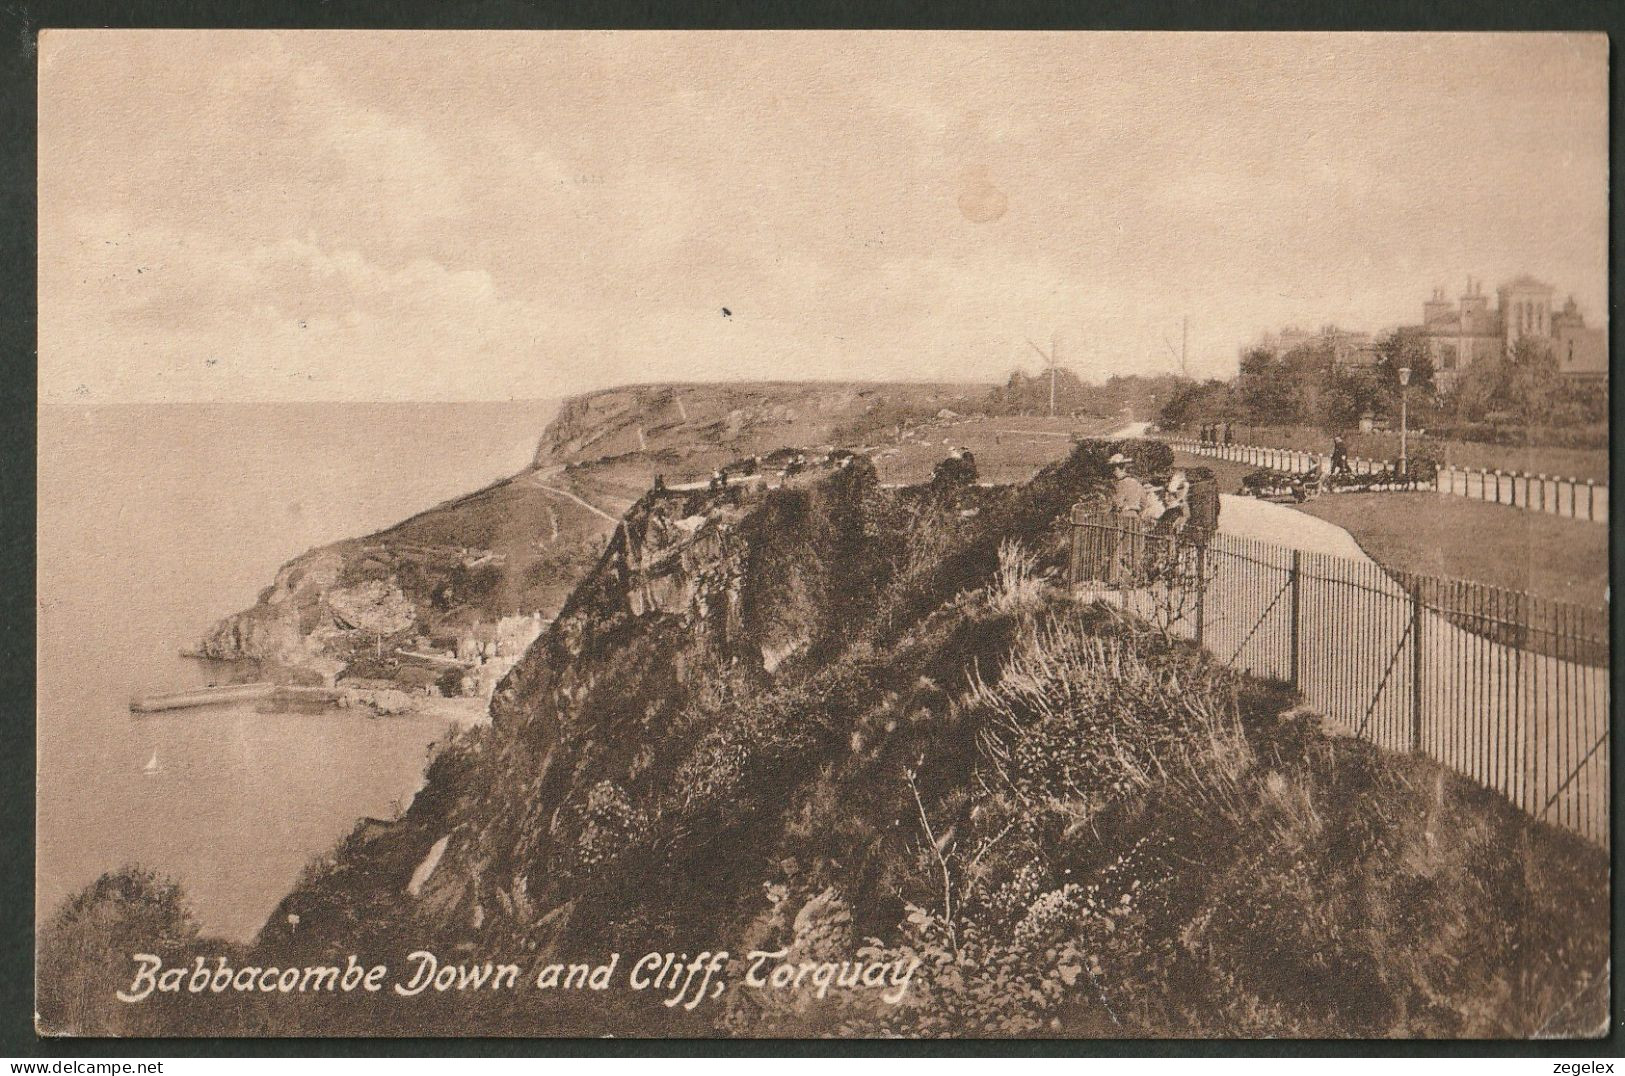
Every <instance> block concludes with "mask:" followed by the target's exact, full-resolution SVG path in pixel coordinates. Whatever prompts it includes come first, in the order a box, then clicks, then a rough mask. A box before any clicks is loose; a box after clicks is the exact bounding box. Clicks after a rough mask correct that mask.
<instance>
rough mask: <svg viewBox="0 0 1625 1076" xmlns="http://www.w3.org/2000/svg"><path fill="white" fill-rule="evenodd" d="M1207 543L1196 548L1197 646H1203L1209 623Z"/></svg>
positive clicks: (1202, 543)
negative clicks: (1206, 627) (1207, 623)
mask: <svg viewBox="0 0 1625 1076" xmlns="http://www.w3.org/2000/svg"><path fill="white" fill-rule="evenodd" d="M1206 614H1207V543H1206V542H1205V541H1204V542H1199V543H1198V544H1197V546H1196V645H1197V646H1201V645H1202V642H1203V636H1204V634H1205V632H1204V627H1205V625H1206V622H1207V615H1206Z"/></svg>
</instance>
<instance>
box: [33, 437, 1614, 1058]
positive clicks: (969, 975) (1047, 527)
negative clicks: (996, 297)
mask: <svg viewBox="0 0 1625 1076" xmlns="http://www.w3.org/2000/svg"><path fill="white" fill-rule="evenodd" d="M1117 447H1125V448H1128V449H1129V450H1130V454H1131V455H1134V456H1135V457H1136V459H1137V460H1140V461H1144V462H1146V463H1147V464H1152V463H1154V461H1155V460H1156V459H1157V457H1158V453H1159V450H1158V448H1157V446H1154V445H1150V444H1145V443H1139V444H1134V445H1126V446H1116V445H1111V444H1107V443H1104V442H1086V443H1084V444H1081V445H1080V446H1078V447H1077V449H1076V450H1075V451H1074V452H1073V453H1072V454H1071V455H1070V456H1069V457H1068V458H1067V459H1065V460H1064V461H1062V462H1059V463H1056V464H1054V465H1052V466H1050V467H1047V468H1045V469H1044V470H1043V471H1041V472H1040V473H1039V474H1038V475H1037V476H1035V477H1034V478H1033V479H1032V480H1031V481H1029V482H1027V483H1025V484H1024V485H1021V486H1017V487H1000V488H978V487H976V486H966V485H961V484H954V483H945V482H939V483H934V484H925V485H917V486H912V487H908V488H900V489H893V488H887V487H885V486H883V485H882V484H881V483H880V482H879V481H878V476H877V474H876V472H875V470H874V468H873V467H872V466H871V465H869V464H868V463H867V462H866V461H863V460H861V459H860V460H857V461H855V462H853V463H851V464H849V465H846V466H839V467H836V466H832V467H829V468H827V469H815V470H814V471H811V472H809V473H808V474H806V475H804V476H800V477H798V478H797V479H796V480H794V481H791V482H788V483H786V484H785V485H784V487H783V488H778V489H773V490H769V491H765V492H759V493H740V492H738V491H734V492H730V493H725V494H708V493H705V492H695V493H682V492H673V493H670V494H668V495H666V496H664V497H660V496H655V495H648V496H645V497H643V498H641V499H640V500H639V501H638V502H637V503H636V504H635V505H633V506H632V508H631V509H630V510H629V511H628V513H627V515H626V517H625V522H624V525H623V526H622V527H620V528H618V529H617V531H616V534H615V536H614V538H613V540H612V541H611V542H610V544H609V545H608V546H607V548H606V549H605V550H604V551H603V553H602V555H601V556H600V557H599V558H598V560H597V561H596V563H595V565H594V566H593V568H592V570H591V572H590V573H589V574H588V575H587V576H586V577H585V578H584V579H583V581H582V582H581V584H580V585H579V586H578V587H576V588H575V589H574V590H573V592H572V593H571V594H570V596H569V598H568V599H567V600H566V601H565V603H564V605H563V606H562V608H561V610H560V613H559V616H558V618H557V620H556V621H555V622H554V624H553V625H552V627H551V628H550V629H549V630H548V631H547V633H546V634H544V635H543V636H542V638H541V639H539V640H538V641H537V643H536V644H535V645H534V646H533V647H532V648H531V650H530V652H529V653H528V654H527V655H526V657H525V658H524V660H523V661H522V662H521V663H520V664H519V665H518V666H517V667H515V668H514V670H513V671H512V672H511V673H510V674H509V675H508V677H507V678H506V679H505V680H504V681H503V683H502V685H501V687H500V689H499V690H498V692H497V695H496V697H495V698H494V700H493V703H492V713H493V718H494V721H493V724H492V725H491V726H490V727H489V728H485V729H481V730H477V731H475V732H472V733H470V734H468V735H466V736H465V737H464V738H463V739H461V740H459V741H458V742H457V743H456V744H454V745H453V746H452V747H451V748H450V749H449V750H447V751H445V752H444V753H442V754H441V755H440V756H439V758H438V759H437V760H436V762H435V763H434V765H433V766H432V767H431V770H430V773H429V775H428V783H427V785H426V787H425V789H424V790H423V792H422V793H421V794H420V795H419V796H418V797H417V799H416V800H415V801H414V803H413V804H412V806H411V808H410V810H409V811H408V812H407V814H406V815H405V816H404V817H403V818H402V819H401V821H399V822H398V823H395V824H393V825H376V824H369V825H367V826H364V827H361V828H359V829H358V830H357V831H356V833H355V834H353V835H352V836H351V837H350V838H349V839H348V840H347V841H346V842H344V843H343V844H342V845H341V846H340V847H339V848H337V849H335V850H334V852H333V853H332V854H331V855H330V856H326V857H322V858H321V859H319V860H318V861H316V862H314V863H313V864H312V865H311V867H310V869H309V870H308V871H307V874H306V877H305V878H304V880H303V881H302V882H301V884H300V885H299V886H298V887H297V888H296V889H295V891H294V892H293V893H291V894H290V895H289V896H288V898H287V899H286V900H285V901H284V902H283V904H282V906H281V907H280V908H279V909H278V911H277V912H276V913H275V914H274V915H273V916H272V918H271V919H270V920H269V921H268V923H267V925H266V927H265V929H264V931H263V932H262V934H261V936H260V938H259V939H258V941H257V943H256V944H255V945H254V946H251V947H245V948H243V949H240V950H229V951H228V950H227V949H226V948H224V947H221V946H217V945H214V944H212V943H210V942H207V941H199V940H198V939H196V938H195V937H194V936H192V934H190V933H189V932H188V931H187V930H186V929H185V923H186V920H185V915H184V909H183V908H180V907H178V905H179V899H178V897H177V895H176V894H174V893H173V892H172V891H170V890H167V889H165V888H163V887H162V886H161V885H160V884H159V883H157V882H156V881H154V880H151V879H142V878H135V879H133V880H126V882H125V883H123V884H117V885H113V884H110V885H105V886H103V887H102V889H101V890H99V891H97V892H95V893H87V894H86V896H85V897H84V898H82V899H81V901H80V902H79V903H78V904H76V905H74V906H71V907H70V908H69V909H67V910H65V912H64V915H63V917H62V918H60V919H59V920H58V922H57V923H55V924H54V925H53V926H52V927H51V928H50V929H49V930H48V931H47V932H46V937H45V938H44V940H43V942H42V953H43V956H42V976H44V975H47V974H49V975H50V976H51V981H52V982H53V983H54V984H55V985H54V986H53V988H52V989H53V991H54V992H53V993H51V994H50V995H49V996H47V995H46V994H43V993H42V1002H41V1004H42V1011H43V1012H44V1019H45V1021H46V1023H47V1025H48V1026H53V1027H59V1028H68V1027H72V1028H76V1029H80V1030H97V1029H100V1030H121V1031H124V1032H126V1033H132V1032H134V1033H139V1032H158V1033H162V1032H165V1031H174V1030H176V1029H181V1028H184V1029H185V1030H186V1031H187V1032H188V1033H192V1034H196V1033H201V1032H204V1031H210V1032H214V1033H243V1032H247V1033H262V1032H264V1031H271V1032H273V1033H279V1034H306V1033H316V1032H326V1033H332V1032H335V1031H342V1032H353V1033H370V1034H400V1033H466V1032H467V1031H468V1030H470V1029H478V1030H479V1031H480V1032H481V1033H484V1034H516V1035H530V1034H539V1033H553V1034H560V1033H584V1034H603V1033H613V1034H620V1035H624V1034H676V1035H702V1036H708V1035H715V1034H718V1033H726V1034H743V1035H792V1036H801V1035H825V1034H830V1035H845V1036H854V1035H856V1036H865V1035H891V1034H909V1035H928V1036H930V1035H1034V1034H1038V1035H1043V1034H1054V1035H1106V1036H1159V1035H1174V1036H1190V1035H1214V1036H1235V1035H1275V1036H1323V1035H1331V1036H1341V1035H1353V1036H1445V1037H1458V1036H1492V1037H1499V1036H1511V1037H1519V1036H1530V1035H1574V1034H1588V1033H1596V1032H1597V1031H1598V1030H1599V1029H1601V1028H1602V1027H1603V1026H1604V1023H1605V1020H1606V1006H1607V1001H1608V998H1607V987H1606V983H1605V981H1604V980H1603V976H1605V974H1606V956H1607V950H1608V911H1607V892H1608V881H1607V878H1608V876H1607V862H1606V858H1605V856H1604V855H1603V854H1602V853H1601V852H1599V851H1597V850H1595V849H1592V848H1590V847H1588V846H1585V845H1583V844H1581V843H1580V842H1578V841H1577V840H1575V839H1573V838H1570V837H1569V836H1567V835H1565V834H1563V833H1560V832H1558V831H1556V830H1554V829H1551V828H1549V827H1546V826H1542V825H1539V824H1537V823H1534V822H1532V821H1530V820H1529V819H1527V818H1526V817H1524V816H1523V815H1521V814H1519V813H1518V812H1517V811H1516V810H1514V809H1513V808H1512V807H1510V806H1509V805H1508V804H1506V803H1505V802H1504V801H1502V800H1501V799H1500V798H1498V797H1496V796H1494V795H1493V794H1491V793H1488V792H1485V791H1483V790H1481V789H1478V788H1476V787H1475V786H1473V785H1471V784H1470V783H1468V782H1465V781H1463V780H1460V779H1458V778H1456V777H1454V776H1452V775H1450V774H1448V773H1446V772H1445V771H1443V770H1442V769H1440V768H1439V767H1437V766H1436V765H1434V764H1432V763H1430V762H1427V761H1426V760H1423V759H1418V758H1411V757H1398V756H1393V755H1388V754H1384V753H1382V752H1380V751H1378V750H1377V749H1375V748H1373V747H1371V746H1370V745H1368V744H1365V743H1360V742H1355V741H1351V740H1346V739H1339V738H1334V737H1329V736H1327V735H1325V734H1323V733H1322V732H1321V731H1320V729H1319V727H1318V723H1317V721H1316V719H1315V718H1314V716H1313V715H1312V714H1308V713H1305V712H1303V711H1302V710H1301V709H1300V708H1298V707H1296V706H1294V705H1293V700H1292V699H1291V698H1289V697H1288V695H1287V693H1286V692H1285V691H1284V689H1282V688H1281V687H1280V686H1279V685H1271V684H1265V683H1260V682H1257V681H1253V680H1250V679H1248V678H1246V677H1242V676H1238V675H1236V674H1233V673H1232V672H1230V671H1229V670H1227V669H1225V668H1223V667H1221V666H1219V665H1218V664H1216V663H1215V662H1213V661H1212V660H1211V659H1209V658H1208V657H1206V656H1205V655H1203V654H1202V653H1200V652H1198V651H1195V650H1194V649H1191V648H1189V647H1187V646H1185V645H1183V644H1180V643H1176V642H1171V641H1169V640H1167V639H1166V638H1165V637H1163V636H1162V635H1161V634H1159V633H1157V632H1156V631H1154V630H1151V629H1150V628H1148V627H1147V626H1145V625H1143V624H1139V623H1136V622H1132V621H1127V620H1124V619H1123V618H1122V617H1121V616H1120V615H1118V614H1116V613H1115V612H1114V611H1113V610H1111V609H1110V608H1108V607H1105V606H1100V605H1082V604H1079V603H1077V602H1075V601H1074V600H1073V599H1072V598H1071V597H1069V596H1068V595H1067V594H1066V593H1065V592H1064V589H1063V588H1061V587H1059V586H1058V585H1057V583H1056V573H1057V572H1058V571H1059V569H1060V567H1061V565H1062V562H1063V553H1064V541H1065V533H1064V531H1065V528H1064V524H1063V522H1062V521H1063V520H1064V516H1065V512H1066V510H1067V508H1068V507H1069V506H1070V505H1071V504H1072V503H1074V502H1075V501H1077V500H1078V499H1080V498H1095V497H1099V496H1101V495H1102V492H1103V490H1104V488H1105V484H1106V475H1107V469H1106V467H1105V464H1104V461H1105V458H1106V456H1107V455H1109V453H1110V452H1111V451H1113V450H1114V448H1117ZM1161 452H1162V454H1163V455H1166V450H1165V449H1163V450H1161ZM126 918H131V919H136V920H138V921H139V922H140V923H142V924H147V925H148V926H146V927H144V928H143V929H145V930H146V935H145V936H153V935H154V929H152V928H151V927H150V924H152V923H153V922H158V923H161V924H163V931H162V932H160V933H162V935H163V938H164V939H167V940H165V941H163V944H165V945H167V946H168V948H167V949H166V950H164V951H163V955H164V956H165V958H166V960H170V961H184V960H185V959H187V958H188V957H189V956H190V955H191V954H216V953H224V954H227V955H228V956H229V958H230V960H231V961H232V962H233V964H237V965H240V964H252V965H254V966H257V967H266V966H273V965H274V966H277V967H289V966H306V965H316V964H326V963H329V962H335V963H337V964H339V965H342V964H343V963H344V961H345V960H346V957H347V954H352V953H358V954H363V956H364V959H366V960H367V961H369V962H373V961H379V962H384V963H387V964H389V965H390V966H391V967H392V968H404V967H405V966H406V964H407V959H406V958H407V954H408V953H409V952H411V951H412V950H417V949H428V950H432V951H434V952H436V953H437V954H439V955H440V956H441V958H442V959H445V960H455V961H464V962H468V961H483V960H492V961H498V962H503V961H512V962H514V963H516V964H517V965H518V966H519V968H520V971H519V974H518V980H519V982H520V984H521V988H519V989H514V990H497V991H479V992H472V993H446V994H440V993H436V992H434V991H427V992H425V993H423V994H421V995H418V996H415V997H412V998H391V999H388V1000H387V1001H386V1000H383V999H379V998H375V997H370V996H363V995H335V996H332V997H323V998H320V999H312V998H309V997H299V996H286V995H275V994H273V995H268V996H267V995H262V994H254V995H241V996H239V995H234V994H228V995H225V996H221V997H210V998H208V999H207V1004H200V1003H198V1000H197V999H195V998H189V997H188V996H186V995H185V994H184V993H183V994H180V995H154V996H153V997H152V998H150V999H148V1000H147V1001H143V1002H141V1003H140V1004H139V1005H135V1006H126V1005H119V1004H116V1003H113V1002H111V1000H110V999H108V998H107V995H106V992H105V989H106V988H105V987H103V988H102V991H101V992H98V989H97V986H96V984H97V983H103V984H105V983H107V982H111V981H113V980H114V979H115V978H116V975H117V972H116V969H117V968H118V967H119V966H121V965H120V962H121V961H123V960H124V959H125V958H124V957H123V956H122V955H121V952H122V951H121V950H120V948H119V946H120V945H122V944H124V938H125V934H123V933H121V932H120V929H119V927H118V926H117V924H119V923H122V922H124V921H125V919H126ZM110 923H111V924H113V926H111V927H110V926H109V925H108V924H110ZM92 924H93V925H94V926H93V927H92ZM153 944H159V943H156V942H155V943H153ZM718 949H726V950H727V951H728V952H729V953H730V954H733V960H732V962H731V963H730V964H729V965H728V966H727V967H726V968H725V969H724V970H723V972H722V974H723V977H724V979H725V981H726V983H727V987H726V989H725V990H723V991H722V992H721V993H720V994H718V995H716V996H714V997H712V996H709V995H708V996H707V997H706V998H705V999H704V1004H696V1005H695V1006H694V1007H693V1008H687V1007H679V1006H676V1005H670V1006H668V1005H665V1004H662V1002H663V1001H665V1000H666V999H667V997H669V996H670V992H669V991H665V992H662V991H655V990H651V991H644V992H638V991H632V990H630V989H627V988H626V987H625V985H624V983H625V982H626V972H627V967H628V965H629V964H630V963H631V962H632V961H633V960H635V959H637V958H638V957H639V956H640V955H641V954H644V953H648V952H656V953H663V952H668V951H669V952H674V953H675V952H681V953H684V954H693V953H696V952H699V951H701V950H708V951H715V950H718ZM153 951H157V950H153ZM611 952H618V953H621V954H622V956H623V961H622V964H621V966H620V970H619V972H618V973H617V987H616V988H615V989H611V990H608V991H606V992H604V993H602V994H589V993H588V992H586V991H574V992H572V991H561V990H546V991H541V990H535V989H530V988H529V984H532V983H534V982H535V981H536V977H537V975H538V974H539V973H541V972H542V971H543V970H544V969H545V968H546V967H547V966H548V965H549V964H551V963H554V962H570V961H579V962H582V963H584V964H593V965H596V964H598V963H601V962H603V961H604V960H606V959H607V957H608V954H610V953H611ZM752 952H758V953H764V954H775V955H774V956H773V957H771V964H776V963H778V962H781V961H782V962H787V963H789V964H791V965H794V967H792V969H791V971H792V974H794V973H795V972H797V971H800V973H801V974H802V975H803V976H804V978H806V984H805V986H804V988H802V989H795V988H786V989H773V988H772V987H771V986H770V985H769V986H766V987H763V988H755V987H753V986H751V985H750V983H751V974H752V958H751V957H750V954H751V953H752ZM108 954H112V955H111V956H109V955H108ZM763 960H769V958H767V957H764V958H763ZM843 962H844V963H845V966H846V967H847V968H848V969H849V968H851V967H852V966H853V965H854V962H861V963H863V964H864V965H865V967H886V968H892V969H895V970H896V972H897V976H896V977H894V978H892V979H889V980H886V981H885V983H884V984H883V985H885V986H887V987H889V988H891V994H888V990H887V989H881V988H879V987H877V986H875V985H874V984H871V985H869V986H865V985H864V984H863V983H862V982H861V981H860V982H857V983H852V984H850V985H844V986H843V985H840V984H841V976H842V975H844V974H846V972H844V971H840V970H837V969H840V968H841V967H842V965H843ZM803 965H805V966H806V970H801V969H802V966H803ZM823 967H828V968H830V969H831V971H830V972H829V974H828V976H827V979H828V981H825V982H823V983H822V985H820V980H819V978H818V977H819V976H821V975H823V974H824V973H823V972H822V971H821V970H820V969H821V968H823ZM903 969H909V974H908V977H907V978H906V980H905V981H906V983H907V985H906V988H902V989H897V988H898V987H900V986H901V982H900V981H899V980H900V979H902V975H901V973H902V971H903ZM86 984H89V985H86ZM888 996H895V998H896V1002H895V1003H893V1002H891V1001H888V1000H887V998H888ZM98 997H99V998H101V999H103V1001H104V1002H105V1004H102V1005H98V1004H97V1003H96V1002H97V998H98Z"/></svg>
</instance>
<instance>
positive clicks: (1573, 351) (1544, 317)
mask: <svg viewBox="0 0 1625 1076" xmlns="http://www.w3.org/2000/svg"><path fill="white" fill-rule="evenodd" d="M1555 293H1556V292H1555V289H1553V288H1552V286H1551V285H1550V284H1545V283H1542V282H1541V281H1539V280H1536V279H1535V278H1534V277H1532V276H1527V275H1526V276H1520V277H1518V278H1517V279H1515V280H1513V281H1511V282H1510V283H1507V284H1503V285H1502V286H1501V287H1499V288H1497V289H1496V292H1495V297H1496V303H1495V309H1494V310H1491V309H1490V308H1489V300H1488V298H1486V297H1485V295H1484V287H1483V282H1482V281H1476V280H1473V279H1472V278H1470V277H1469V278H1468V280H1467V286H1466V288H1465V290H1463V292H1462V294H1461V295H1460V296H1459V297H1458V299H1457V300H1456V301H1455V302H1452V301H1451V300H1449V299H1447V298H1445V291H1444V289H1443V288H1434V289H1433V296H1432V297H1431V298H1430V299H1428V300H1427V301H1426V302H1424V303H1423V304H1422V324H1421V325H1418V326H1412V327H1411V328H1412V330H1413V331H1414V332H1416V333H1417V335H1418V336H1420V337H1421V338H1422V339H1423V340H1424V341H1426V343H1427V347H1428V352H1429V354H1430V355H1431V357H1432V359H1433V369H1434V372H1435V375H1434V380H1435V382H1436V383H1437V384H1438V386H1439V388H1441V389H1448V388H1449V387H1450V386H1451V384H1452V383H1453V382H1454V381H1455V380H1456V379H1457V378H1458V377H1460V376H1461V371H1463V370H1465V369H1466V368H1467V367H1469V366H1471V365H1472V364H1473V363H1475V362H1480V361H1482V360H1484V359H1490V358H1496V357H1498V356H1501V355H1505V354H1509V353H1510V352H1511V351H1512V348H1513V347H1514V345H1516V344H1517V343H1518V341H1520V340H1523V339H1532V340H1535V341H1538V342H1539V343H1540V344H1542V345H1543V346H1545V347H1547V348H1549V349H1550V350H1551V352H1552V353H1553V355H1554V356H1555V357H1556V358H1557V361H1558V369H1559V370H1560V371H1561V372H1562V373H1563V374H1564V376H1566V377H1572V378H1578V379H1593V380H1605V379H1606V378H1607V377H1608V345H1607V341H1606V339H1605V338H1604V334H1603V331H1602V330H1601V329H1588V328H1586V324H1585V318H1584V317H1582V316H1581V314H1580V310H1579V308H1578V307H1577V306H1576V305H1575V303H1574V299H1573V298H1572V297H1571V298H1570V299H1569V300H1568V302H1567V303H1565V304H1564V306H1563V308H1562V309H1561V310H1558V311H1553V309H1552V297H1553V295H1554V294H1555Z"/></svg>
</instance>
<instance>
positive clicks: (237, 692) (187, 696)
mask: <svg viewBox="0 0 1625 1076" xmlns="http://www.w3.org/2000/svg"><path fill="white" fill-rule="evenodd" d="M276 689H277V688H276V685H275V684H273V683H271V682H269V681H266V680H259V681H255V682H253V683H249V684H222V685H220V686H218V687H199V688H193V689H192V690H190V691H170V692H165V693H162V694H157V695H137V696H136V697H135V698H133V699H131V700H130V709H131V711H132V712H134V713H138V714H150V713H155V712H157V711H159V710H184V709H187V708H188V707H193V706H221V705H224V704H227V703H233V702H251V701H253V700H254V699H263V698H265V697H266V696H268V695H270V694H272V693H273V692H275V691H276Z"/></svg>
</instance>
